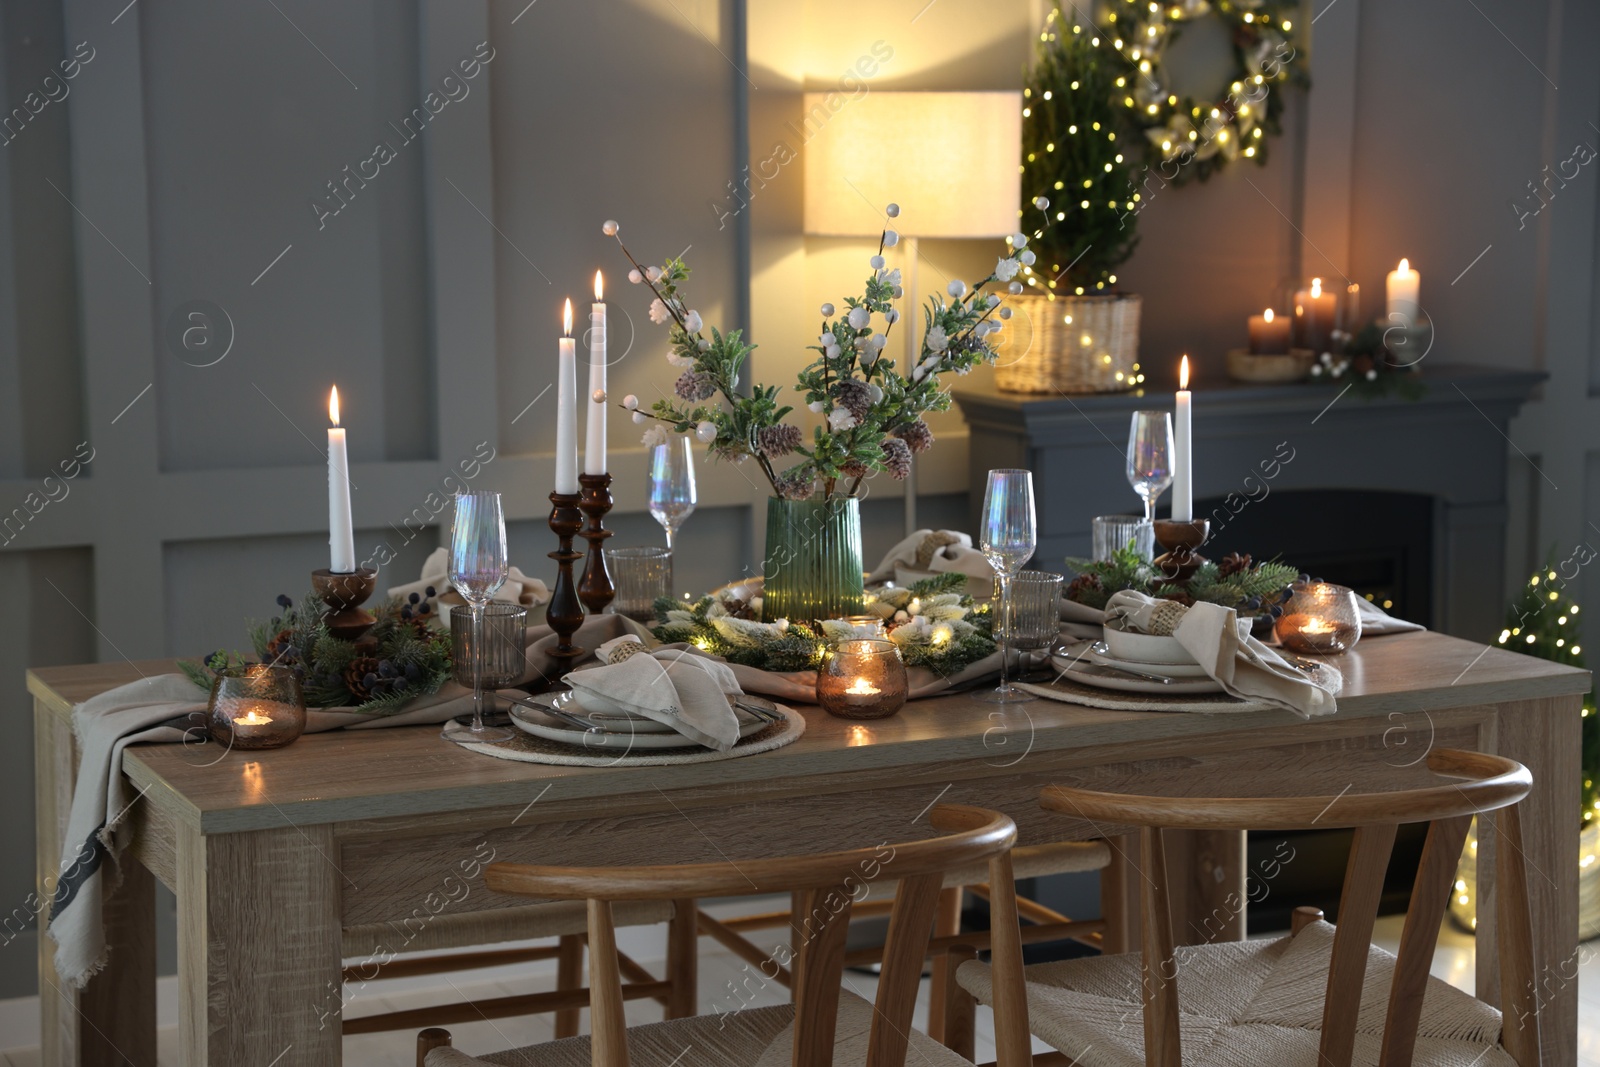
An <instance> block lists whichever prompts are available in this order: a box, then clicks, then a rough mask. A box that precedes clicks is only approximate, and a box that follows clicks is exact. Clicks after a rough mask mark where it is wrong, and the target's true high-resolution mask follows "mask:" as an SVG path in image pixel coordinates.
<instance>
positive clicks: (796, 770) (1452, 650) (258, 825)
mask: <svg viewBox="0 0 1600 1067" xmlns="http://www.w3.org/2000/svg"><path fill="white" fill-rule="evenodd" d="M1335 662H1336V663H1337V665H1338V666H1339V668H1340V669H1341V670H1342V671H1343V672H1344V676H1345V689H1344V692H1343V693H1342V694H1341V695H1340V697H1339V713H1338V716H1337V718H1341V719H1342V718H1351V717H1357V716H1382V715H1390V714H1396V713H1398V714H1399V715H1405V714H1408V713H1422V712H1431V711H1435V710H1439V709H1444V708H1454V707H1473V706H1480V705H1485V704H1494V703H1500V702H1505V701H1512V700H1527V699H1533V698H1538V697H1553V696H1568V695H1574V694H1581V693H1587V692H1588V691H1589V687H1590V679H1589V672H1587V671H1583V670H1578V669H1576V668H1573V667H1567V666H1563V665H1560V664H1555V663H1550V662H1548V661H1546V660H1541V659H1535V658H1533V657H1530V656H1524V655H1520V654H1517V653H1513V652H1507V651H1505V650H1502V649H1498V648H1493V647H1486V646H1483V645H1479V644H1475V643H1473V642H1470V641H1463V640H1460V639H1458V638H1454V637H1449V636H1446V635H1444V634H1438V633H1427V632H1424V633H1409V634H1397V635H1390V636H1382V637H1372V638H1369V639H1367V640H1365V641H1362V642H1361V643H1360V644H1359V645H1358V646H1357V647H1356V648H1355V649H1354V650H1353V651H1352V652H1350V653H1348V654H1347V655H1345V656H1343V657H1340V658H1339V659H1337V660H1336V661H1335ZM175 669H176V668H175V665H174V663H173V661H170V660H154V661H147V662H143V663H137V664H130V663H126V662H124V663H102V664H91V665H86V666H74V667H46V668H39V669H36V670H31V671H29V672H28V689H29V691H30V692H31V693H33V695H34V696H35V697H36V698H37V699H38V700H39V702H40V703H41V704H42V705H43V706H45V707H47V708H49V709H51V710H52V711H54V712H56V713H57V714H60V715H63V716H65V715H68V714H69V713H70V711H71V708H72V705H73V704H75V703H78V702H81V701H83V700H86V699H88V698H89V697H91V696H94V695H96V694H98V693H101V692H103V691H105V690H107V689H110V688H112V687H114V686H117V685H121V684H124V683H126V682H130V681H134V680H136V679H137V678H138V677H140V676H141V675H155V674H160V673H164V672H170V671H173V670H175ZM801 710H802V712H803V713H804V715H805V717H806V722H807V729H806V733H805V735H804V736H803V737H801V738H800V739H799V740H798V741H796V742H794V743H793V744H790V745H788V746H786V747H784V748H781V749H777V750H775V751H772V752H767V753H762V754H760V755H755V756H749V757H744V758H740V759H731V760H721V761H715V762H711V763H701V764H686V765H678V766H660V767H626V768H590V767H558V766H550V765H545V764H533V763H520V762H515V761H512V760H500V759H493V758H490V757H487V756H483V755H480V754H477V753H473V752H469V751H466V750H464V749H462V748H459V747H458V746H456V745H453V744H451V743H449V742H447V741H444V740H443V739H441V738H440V736H439V728H438V726H414V727H396V728H391V729H378V730H355V731H348V730H343V731H334V732H331V733H322V734H308V735H306V736H305V737H303V738H301V739H300V740H299V741H297V742H296V743H295V744H293V745H291V746H289V747H288V748H283V749H277V750H274V751H267V752H253V753H246V752H238V751H235V752H229V753H227V754H226V755H224V756H222V758H221V759H220V760H219V759H217V756H216V754H215V753H214V752H213V751H207V749H208V748H209V747H210V746H198V747H197V746H187V745H137V746H134V747H132V748H130V749H128V751H127V755H126V759H125V762H124V767H125V770H126V771H127V773H128V775H129V777H130V778H131V779H132V780H133V782H134V784H135V785H136V786H137V787H139V788H141V789H142V788H145V787H147V786H148V787H149V791H148V794H147V798H148V799H149V800H151V801H152V802H153V803H155V804H157V805H159V806H161V807H163V808H165V809H167V810H168V811H169V812H171V814H172V815H173V816H174V817H176V818H178V819H180V820H182V821H184V822H188V823H190V824H191V825H193V826H195V827H197V828H199V829H201V830H202V831H203V832H205V833H226V832H234V831H240V830H253V829H264V828H270V827H281V826H287V825H299V826H304V825H307V824H313V823H323V822H345V821H350V820H360V819H376V818H385V817H390V816H403V815H421V814H433V813H441V812H452V811H470V810H473V809H477V808H484V807H492V806H497V805H509V804H525V803H528V802H529V801H531V800H533V799H534V798H535V797H538V796H541V795H542V794H543V792H544V791H545V790H546V789H547V787H550V786H551V785H552V784H559V789H558V790H555V791H554V792H558V793H559V795H560V798H561V799H562V800H563V801H571V800H574V799H583V798H586V797H593V798H602V797H609V796H615V795H617V794H619V793H650V792H653V791H655V790H661V791H663V792H667V791H671V790H683V789H692V790H701V789H706V788H715V789H718V790H723V791H728V792H729V794H730V795H737V794H738V793H739V791H740V789H741V786H742V785H745V786H750V787H754V785H755V783H763V782H768V781H770V780H772V779H778V778H781V779H793V778H796V777H805V776H809V775H820V774H836V773H839V772H851V773H862V774H869V775H873V774H879V775H881V774H884V773H890V772H893V771H894V770H896V769H897V768H902V769H903V768H911V767H926V766H928V765H930V764H939V763H942V762H952V763H957V762H963V761H974V760H984V761H987V762H989V763H991V764H993V765H994V766H996V767H1003V766H1005V765H1006V764H1007V763H1008V762H1009V761H1011V760H1014V759H1017V758H1019V757H1020V756H1021V755H1022V754H1023V752H1025V751H1027V752H1033V753H1040V752H1051V751H1059V750H1066V749H1080V748H1088V747H1093V746H1102V745H1118V744H1128V743H1132V742H1138V741H1141V740H1142V741H1152V740H1167V739H1174V738H1182V737H1185V736H1194V735H1214V734H1217V733H1222V732H1227V731H1232V730H1250V729H1256V728H1259V727H1262V726H1281V725H1286V724H1293V723H1295V722H1298V721H1300V720H1299V719H1298V718H1297V717H1296V716H1294V715H1292V714H1291V713H1289V712H1283V711H1268V712H1258V713H1249V714H1222V715H1197V714H1171V713H1153V712H1124V711H1104V710H1100V709H1096V708H1087V707H1081V706H1079V705H1075V704H1065V703H1060V702H1057V701H1051V700H1037V701H1033V702H1031V703H1028V704H1023V705H1020V706H1012V707H1010V708H1005V709H1002V708H1000V707H998V706H996V705H994V704H987V703H983V702H981V701H979V700H976V699H974V698H973V697H972V696H971V695H956V696H947V697H936V698H932V699H928V700H919V701H915V702H913V703H911V704H908V705H907V706H906V708H905V709H904V710H903V711H901V712H900V714H898V715H896V716H894V717H892V718H889V719H885V720H880V721H878V722H873V723H850V722H845V721H843V720H840V719H835V718H833V717H831V716H829V715H827V714H826V713H824V712H823V711H822V710H821V709H819V708H814V707H808V708H803V709H801ZM1315 721H1328V720H1326V719H1323V720H1315ZM212 761H215V762H212Z"/></svg>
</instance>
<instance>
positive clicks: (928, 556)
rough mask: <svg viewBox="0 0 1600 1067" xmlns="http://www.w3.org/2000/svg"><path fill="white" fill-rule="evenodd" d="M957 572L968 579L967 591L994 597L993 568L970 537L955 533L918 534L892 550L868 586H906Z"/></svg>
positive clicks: (928, 531) (933, 531)
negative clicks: (974, 546) (973, 545)
mask: <svg viewBox="0 0 1600 1067" xmlns="http://www.w3.org/2000/svg"><path fill="white" fill-rule="evenodd" d="M951 571H956V572H959V573H961V574H965V575H966V576H967V590H968V592H969V593H970V594H971V595H972V596H974V597H979V598H983V599H987V598H988V597H991V596H993V595H994V568H993V567H991V566H990V565H989V560H988V558H987V557H985V556H984V554H983V553H982V552H980V551H978V550H977V549H975V548H973V547H972V538H971V536H969V535H968V534H964V533H959V532H957V531H955V530H918V531H917V532H916V533H914V534H912V535H911V536H910V537H907V538H906V539H905V540H903V541H901V542H900V543H899V544H897V545H895V546H894V547H893V548H891V549H890V550H889V553H888V555H886V556H884V557H883V562H881V563H879V564H878V566H877V567H876V568H874V569H873V571H872V573H871V574H869V575H867V584H869V585H871V584H874V583H877V582H894V583H895V584H896V585H900V586H906V585H910V584H911V583H912V582H917V581H921V580H922V579H923V578H931V577H933V576H934V575H936V574H948V573H950V572H951Z"/></svg>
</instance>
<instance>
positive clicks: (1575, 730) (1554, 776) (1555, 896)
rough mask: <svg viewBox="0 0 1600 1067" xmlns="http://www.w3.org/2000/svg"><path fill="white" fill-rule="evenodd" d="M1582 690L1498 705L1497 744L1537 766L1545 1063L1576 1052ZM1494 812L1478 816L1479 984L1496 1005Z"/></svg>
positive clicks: (1527, 824)
mask: <svg viewBox="0 0 1600 1067" xmlns="http://www.w3.org/2000/svg"><path fill="white" fill-rule="evenodd" d="M1581 703H1582V701H1581V698H1579V697H1575V696H1574V697H1552V698H1548V699H1545V700H1522V701H1516V702H1512V703H1506V704H1501V705H1498V707H1497V709H1496V710H1497V712H1498V721H1497V723H1496V730H1495V744H1494V748H1495V751H1497V752H1498V753H1499V754H1500V755H1502V756H1509V757H1510V758H1512V759H1514V760H1516V761H1517V762H1519V763H1521V764H1522V765H1523V766H1525V767H1527V768H1528V770H1530V771H1531V772H1533V789H1532V791H1531V792H1529V793H1528V796H1527V799H1525V800H1524V801H1523V802H1522V809H1521V814H1522V848H1523V854H1524V857H1525V859H1526V862H1527V879H1528V902H1529V904H1530V905H1531V910H1532V914H1533V973H1534V993H1535V997H1536V1001H1537V1004H1538V1009H1539V1033H1540V1036H1541V1039H1542V1043H1543V1054H1544V1055H1543V1062H1544V1063H1545V1064H1551V1065H1559V1067H1571V1065H1573V1064H1575V1063H1577V1061H1578V979H1577V973H1578V971H1577V965H1578V954H1579V951H1580V950H1579V947H1578V808H1579V803H1580V801H1579V797H1580V795H1581V791H1580V786H1579V778H1580V774H1581V771H1580V765H1579V753H1580V748H1581V745H1580V736H1581V728H1582V720H1581V717H1580V714H1579V708H1580V706H1581ZM1493 821H1494V820H1492V819H1479V820H1478V835H1479V836H1478V916H1479V920H1478V930H1477V935H1478V936H1477V986H1476V988H1477V992H1478V995H1479V996H1480V997H1481V998H1483V999H1484V1000H1486V1001H1488V1002H1489V1003H1491V1004H1498V1003H1499V1000H1500V996H1499V994H1500V989H1499V973H1498V966H1499V955H1498V953H1497V952H1496V940H1497V938H1496V936H1495V930H1494V922H1493V920H1492V916H1493V915H1494V909H1495V905H1496V900H1497V898H1496V894H1495V889H1494V865H1495V850H1496V848H1497V847H1498V842H1497V841H1496V840H1495V834H1494V828H1493V825H1492V824H1493Z"/></svg>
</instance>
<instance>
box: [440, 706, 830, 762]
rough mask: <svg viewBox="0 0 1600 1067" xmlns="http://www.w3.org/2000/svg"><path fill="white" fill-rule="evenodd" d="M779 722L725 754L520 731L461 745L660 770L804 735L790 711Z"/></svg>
mask: <svg viewBox="0 0 1600 1067" xmlns="http://www.w3.org/2000/svg"><path fill="white" fill-rule="evenodd" d="M776 707H777V709H778V713H779V714H780V715H782V716H783V722H781V723H776V722H775V723H773V724H772V725H771V726H768V727H767V728H766V729H764V730H757V731H756V732H755V733H753V734H750V735H749V736H747V737H742V738H740V739H739V742H738V744H736V745H734V746H733V747H732V748H730V749H729V750H728V751H726V752H716V751H714V750H712V749H708V748H700V747H698V746H691V747H689V748H682V749H646V750H645V751H642V752H628V751H626V750H624V751H620V752H619V751H615V750H609V749H608V750H605V751H599V750H596V751H592V752H586V751H585V750H583V749H581V748H577V747H575V746H573V745H563V744H561V743H560V742H558V741H547V740H545V739H544V738H542V737H535V736H533V735H532V734H530V733H527V732H525V731H523V730H517V736H516V737H513V738H512V739H511V740H509V741H501V742H499V743H498V744H493V745H462V746H461V747H462V748H465V749H467V750H469V751H472V752H481V753H483V754H484V755H485V756H493V757H494V758H495V759H508V760H516V761H517V762H519V763H552V764H555V765H557V766H560V767H664V766H668V765H671V764H676V763H714V762H716V761H717V760H725V759H738V758H739V757H740V756H754V755H756V754H757V753H761V752H771V751H772V750H773V749H775V748H782V747H783V746H784V745H787V744H789V743H790V742H791V741H795V740H797V739H798V738H799V737H800V735H801V734H803V733H805V732H806V720H805V718H804V717H802V716H801V714H800V713H799V712H798V711H795V710H794V709H793V708H787V707H784V706H783V705H782V704H778V705H776Z"/></svg>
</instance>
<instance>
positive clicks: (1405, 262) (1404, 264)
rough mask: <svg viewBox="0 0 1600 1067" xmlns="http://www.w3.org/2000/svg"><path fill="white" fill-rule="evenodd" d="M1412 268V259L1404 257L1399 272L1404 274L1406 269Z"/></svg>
mask: <svg viewBox="0 0 1600 1067" xmlns="http://www.w3.org/2000/svg"><path fill="white" fill-rule="evenodd" d="M1410 269H1411V261H1410V260H1409V259H1402V260H1401V261H1400V270H1399V272H1398V273H1400V274H1404V273H1405V272H1406V271H1408V270H1410Z"/></svg>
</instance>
